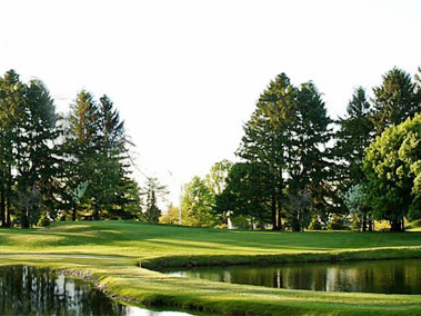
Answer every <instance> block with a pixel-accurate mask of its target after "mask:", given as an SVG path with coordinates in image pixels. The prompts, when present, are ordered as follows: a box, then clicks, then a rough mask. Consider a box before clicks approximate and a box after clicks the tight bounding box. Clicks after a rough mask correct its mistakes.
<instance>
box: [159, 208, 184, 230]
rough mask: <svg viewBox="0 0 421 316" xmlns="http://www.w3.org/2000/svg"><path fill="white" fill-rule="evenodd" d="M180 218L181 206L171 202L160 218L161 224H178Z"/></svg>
mask: <svg viewBox="0 0 421 316" xmlns="http://www.w3.org/2000/svg"><path fill="white" fill-rule="evenodd" d="M179 219H180V208H179V207H175V206H174V205H172V204H170V205H169V206H168V209H167V211H166V212H165V213H164V214H163V215H162V216H161V217H160V218H159V222H160V223H161V224H172V225H175V224H178V223H179Z"/></svg>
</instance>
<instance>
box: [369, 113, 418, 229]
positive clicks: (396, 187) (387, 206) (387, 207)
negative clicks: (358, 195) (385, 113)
mask: <svg viewBox="0 0 421 316" xmlns="http://www.w3.org/2000/svg"><path fill="white" fill-rule="evenodd" d="M420 142H421V114H416V115H415V116H414V118H413V119H410V118H408V119H407V120H406V121H405V122H404V123H401V124H399V125H397V126H392V127H390V128H387V129H386V130H385V131H384V132H383V133H382V134H381V136H379V137H377V138H376V139H375V140H374V141H373V142H372V143H371V145H370V146H369V147H368V149H367V155H366V157H365V158H364V172H365V174H366V177H367V179H368V181H367V185H366V189H365V194H367V196H368V198H367V200H368V201H369V202H370V204H371V206H372V207H373V210H374V215H375V216H376V217H377V218H378V219H385V220H389V221H390V224H391V230H392V231H402V230H404V221H403V220H404V217H405V216H407V217H408V218H409V219H410V220H415V219H419V218H421V212H420V210H421V150H420V149H421V146H420Z"/></svg>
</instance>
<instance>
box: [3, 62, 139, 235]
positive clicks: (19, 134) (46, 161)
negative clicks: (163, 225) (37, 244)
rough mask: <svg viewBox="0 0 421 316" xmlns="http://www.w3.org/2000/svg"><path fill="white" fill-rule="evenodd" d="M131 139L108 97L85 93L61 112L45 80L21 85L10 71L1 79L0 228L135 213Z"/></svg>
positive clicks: (133, 215)
mask: <svg viewBox="0 0 421 316" xmlns="http://www.w3.org/2000/svg"><path fill="white" fill-rule="evenodd" d="M129 144H130V142H129V140H128V138H127V135H126V133H125V130H124V122H123V121H121V120H120V117H119V114H118V111H117V110H115V109H114V107H113V103H112V101H111V100H110V99H109V98H108V97H107V96H105V95H104V96H103V97H101V98H100V99H99V101H95V100H94V98H93V96H92V95H91V94H90V93H89V92H87V91H82V92H80V93H79V94H78V95H77V97H76V99H75V101H74V103H73V104H72V106H71V111H70V113H69V115H68V116H67V117H61V116H59V115H58V114H57V113H56V111H55V106H54V101H53V99H52V98H51V96H50V94H49V91H48V90H47V88H46V87H45V86H44V85H43V83H42V82H40V81H38V80H31V81H30V82H29V83H28V84H26V83H23V82H22V81H21V80H20V78H19V76H18V74H16V72H14V71H13V70H11V71H8V72H7V73H6V74H5V75H4V76H3V78H0V220H1V223H2V226H6V227H8V226H12V225H20V226H22V227H31V226H33V225H37V224H42V225H46V224H48V223H49V222H50V221H51V220H59V219H60V220H66V219H69V220H70V219H73V220H77V219H103V218H139V217H140V216H141V208H140V197H139V187H138V185H137V184H136V182H135V181H134V180H132V179H130V171H129V154H128V145H129Z"/></svg>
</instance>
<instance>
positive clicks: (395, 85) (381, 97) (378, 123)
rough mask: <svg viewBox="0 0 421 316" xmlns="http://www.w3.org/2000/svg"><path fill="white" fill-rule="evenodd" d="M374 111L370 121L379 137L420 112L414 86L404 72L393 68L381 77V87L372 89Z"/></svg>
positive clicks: (420, 108)
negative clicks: (386, 129) (385, 130)
mask: <svg viewBox="0 0 421 316" xmlns="http://www.w3.org/2000/svg"><path fill="white" fill-rule="evenodd" d="M373 91H374V95H375V98H374V111H373V116H372V120H373V123H374V125H375V127H376V130H377V135H380V134H381V133H382V132H383V130H384V129H385V128H387V127H389V126H391V125H392V124H395V125H397V124H400V123H402V122H403V121H404V120H406V119H407V118H408V117H413V116H414V114H415V113H417V112H420V111H421V107H420V103H419V102H417V96H416V84H415V83H414V82H413V81H412V78H411V76H410V75H409V74H408V73H406V72H405V71H403V70H401V69H398V68H393V69H392V70H390V71H389V72H387V73H386V74H385V75H384V76H383V82H382V85H381V86H379V87H375V88H373Z"/></svg>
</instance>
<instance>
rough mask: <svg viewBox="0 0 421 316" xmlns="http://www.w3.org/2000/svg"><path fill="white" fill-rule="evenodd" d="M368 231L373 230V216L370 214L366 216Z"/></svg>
mask: <svg viewBox="0 0 421 316" xmlns="http://www.w3.org/2000/svg"><path fill="white" fill-rule="evenodd" d="M368 231H369V232H372V231H373V218H372V217H371V215H369V217H368Z"/></svg>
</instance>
